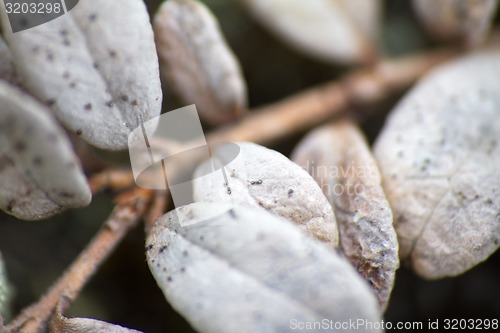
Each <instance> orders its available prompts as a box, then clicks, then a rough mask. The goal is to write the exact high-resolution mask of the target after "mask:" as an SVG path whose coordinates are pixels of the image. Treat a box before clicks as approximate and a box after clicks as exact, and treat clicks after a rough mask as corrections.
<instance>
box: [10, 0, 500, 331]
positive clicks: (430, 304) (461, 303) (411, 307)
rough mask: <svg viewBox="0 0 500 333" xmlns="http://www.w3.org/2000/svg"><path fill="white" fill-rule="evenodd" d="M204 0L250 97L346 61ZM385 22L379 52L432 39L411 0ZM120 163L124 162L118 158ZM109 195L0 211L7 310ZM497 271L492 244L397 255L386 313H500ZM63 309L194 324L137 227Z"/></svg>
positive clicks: (127, 322) (46, 273)
mask: <svg viewBox="0 0 500 333" xmlns="http://www.w3.org/2000/svg"><path fill="white" fill-rule="evenodd" d="M145 2H146V3H147V5H148V9H149V11H150V14H151V15H154V13H155V11H156V9H157V8H158V6H159V5H160V4H161V1H157V0H146V1H145ZM203 2H204V3H206V4H207V5H208V6H209V7H210V8H211V9H212V10H213V12H214V13H215V15H216V16H217V17H218V19H219V21H220V24H221V27H222V30H223V32H224V34H225V35H226V38H227V40H228V42H229V44H230V46H231V47H232V49H233V50H234V52H235V54H236V55H237V57H238V58H239V60H240V62H241V64H242V67H243V71H244V75H245V78H246V80H247V83H248V91H249V101H250V105H251V106H252V107H255V106H259V105H262V104H266V103H270V102H273V101H276V100H279V99H282V98H284V97H286V96H289V95H291V94H293V93H296V92H298V91H301V90H303V89H305V88H308V87H311V86H314V85H317V84H320V83H322V82H325V81H329V80H334V79H336V78H338V77H339V76H341V75H342V74H344V73H346V72H348V71H350V70H352V68H349V67H335V66H331V65H327V64H322V63H320V62H317V61H314V60H311V59H309V58H307V57H304V56H302V55H300V54H297V53H296V52H294V51H293V50H292V49H290V48H289V47H287V46H286V45H285V44H283V43H282V42H280V41H279V40H278V39H277V38H276V37H275V36H274V35H270V34H269V33H268V32H267V31H266V30H264V29H263V28H262V27H261V26H259V25H257V24H256V23H255V22H254V21H253V20H252V19H251V18H250V17H249V15H248V14H247V13H246V12H245V11H244V10H243V9H242V8H241V6H240V5H239V3H238V1H234V0H204V1H203ZM498 16H499V15H497V18H496V21H497V23H498V21H499V18H498ZM382 22H383V26H382V31H381V35H382V36H381V44H382V49H383V54H384V55H386V56H399V55H404V54H410V53H413V52H418V51H421V50H424V49H429V48H432V47H436V46H437V44H436V43H434V42H433V41H431V40H430V39H429V38H428V37H427V36H426V34H425V33H424V32H423V30H422V28H421V27H420V26H419V24H418V23H417V21H416V19H415V16H414V14H413V12H412V9H411V3H410V2H409V1H400V0H386V1H385V4H384V8H383V18H382ZM399 97H400V96H396V97H395V98H393V99H392V100H390V101H387V102H385V103H383V104H382V105H377V106H374V107H375V108H376V109H377V110H376V111H378V112H375V114H376V115H374V116H371V117H369V118H368V119H366V120H365V121H364V123H363V124H362V126H363V129H364V130H365V133H366V134H367V136H368V138H369V140H370V141H373V139H374V138H375V136H376V134H377V133H378V131H379V130H380V127H381V126H382V124H383V121H384V117H385V115H386V114H387V112H389V111H390V110H391V109H392V107H393V106H394V104H395V103H396V102H397V100H398V98H399ZM180 106H183V105H182V104H181V103H180V102H179V101H178V100H177V99H176V98H175V96H172V94H171V92H170V91H169V87H168V86H164V111H166V110H172V109H175V108H177V107H180ZM207 129H208V128H207ZM298 139H300V136H299V135H297V136H296V137H294V138H290V139H287V140H286V141H284V142H278V143H275V145H273V148H276V149H278V150H279V151H281V152H282V153H284V154H288V153H289V152H290V150H291V149H292V148H293V146H294V145H295V143H296V142H297V141H298ZM103 154H104V153H103V152H100V155H103ZM114 158H115V156H114V155H110V156H107V160H108V161H112V160H113V159H114ZM117 163H118V162H117ZM120 163H123V158H121V159H120ZM125 163H127V162H125ZM112 198H113V193H109V192H107V193H103V194H99V195H97V196H95V197H94V198H93V200H92V204H91V205H90V206H89V207H87V208H84V209H78V210H72V211H69V212H67V213H65V214H62V215H60V216H57V217H55V218H52V219H50V220H46V221H40V222H25V221H17V220H16V219H15V218H13V217H11V216H9V215H6V214H3V213H1V212H0V251H1V252H2V254H3V257H4V259H5V263H6V266H7V270H8V275H9V278H10V280H11V282H12V284H13V285H14V287H15V290H14V292H15V299H14V302H13V309H12V310H13V311H12V312H13V313H14V314H15V313H18V312H19V311H20V310H21V309H22V308H23V307H25V306H27V305H29V304H31V303H32V302H34V301H36V300H37V299H38V297H39V296H40V295H41V294H42V293H44V292H45V291H46V290H47V288H48V287H49V286H50V285H51V284H52V283H53V282H54V281H55V279H57V278H58V277H59V276H60V275H61V273H62V272H63V271H64V269H65V268H66V267H68V265H69V264H70V263H71V261H72V260H73V259H74V258H75V257H76V256H77V255H78V253H79V252H80V251H81V249H82V248H83V247H84V246H85V245H86V244H87V243H88V241H89V240H90V239H91V237H92V236H93V235H94V234H95V233H96V231H97V230H98V229H99V227H100V226H101V224H102V222H103V221H104V220H105V218H106V217H107V216H108V215H109V213H110V211H111V209H112V207H113V203H112ZM499 280H500V253H498V252H497V253H496V254H494V255H493V256H492V257H490V259H489V260H488V261H487V262H485V263H483V264H480V265H479V266H477V267H475V268H474V269H472V270H470V271H469V272H467V273H465V274H463V275H461V276H459V277H456V278H453V279H442V280H438V281H425V280H422V279H421V278H419V277H417V276H416V275H415V274H413V273H412V272H411V271H409V270H408V269H406V268H405V267H404V265H403V267H401V269H400V270H399V271H398V272H397V275H396V286H395V288H394V291H393V294H392V298H391V301H390V305H389V308H388V310H387V312H386V314H385V318H384V319H385V320H388V321H391V322H394V323H395V322H397V321H422V322H424V323H426V322H427V321H428V320H429V319H436V318H441V319H444V318H490V319H492V318H499V316H500V297H499V296H500V285H499V284H498V281H499ZM311 283H314V281H311ZM67 315H68V316H79V317H92V318H98V319H102V320H105V321H109V322H113V323H119V324H121V325H124V326H128V327H130V328H136V329H139V330H142V331H144V332H149V333H155V332H167V331H169V332H193V330H192V329H191V328H190V327H189V325H188V324H187V323H186V322H185V320H184V319H183V318H182V317H180V316H179V315H177V314H176V313H175V311H173V310H172V309H171V308H170V306H169V305H168V304H167V302H166V301H165V299H164V298H163V295H162V294H161V291H160V289H158V287H157V286H156V283H155V281H154V280H153V278H152V276H151V274H150V273H149V270H148V267H147V264H146V262H145V256H144V232H143V230H142V228H141V227H139V228H137V229H135V230H134V231H132V232H131V233H130V234H129V235H128V236H127V238H126V239H125V240H124V242H123V243H122V244H121V245H120V246H119V248H118V249H117V250H116V251H115V252H114V254H113V255H112V256H111V257H110V258H109V259H108V260H107V261H106V262H105V264H104V266H103V267H102V268H101V269H100V270H99V271H98V272H97V274H96V276H95V277H94V278H93V279H92V280H91V281H90V283H89V284H88V285H87V287H86V288H85V289H84V291H83V292H82V294H81V295H80V296H79V297H78V300H77V301H76V303H75V304H74V305H73V306H72V307H71V309H70V311H69V312H68V313H67Z"/></svg>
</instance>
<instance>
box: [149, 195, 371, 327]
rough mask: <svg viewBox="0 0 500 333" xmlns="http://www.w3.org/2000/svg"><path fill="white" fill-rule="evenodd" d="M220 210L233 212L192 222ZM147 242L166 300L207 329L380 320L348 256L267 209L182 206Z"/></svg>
mask: <svg viewBox="0 0 500 333" xmlns="http://www.w3.org/2000/svg"><path fill="white" fill-rule="evenodd" d="M217 211H226V212H225V213H223V214H221V215H218V216H217V217H215V218H214V219H211V220H206V221H203V222H200V223H196V224H190V221H192V220H199V219H203V217H204V216H211V215H214V214H213V213H214V212H217ZM146 244H147V245H146V255H147V260H148V265H149V268H150V270H151V272H152V273H153V276H154V277H155V279H156V282H157V283H158V285H159V287H160V288H161V289H162V291H163V293H164V295H165V297H166V298H167V300H168V301H169V303H170V304H171V305H172V306H173V307H174V308H175V309H176V310H177V311H179V312H180V313H181V314H182V315H183V316H185V317H186V319H187V320H188V321H189V322H190V323H191V325H192V326H193V327H194V328H195V329H197V330H198V331H200V332H217V333H225V332H227V333H234V332H241V333H245V332H290V328H291V326H292V325H293V323H294V321H295V320H296V321H298V322H313V321H321V320H322V319H323V318H328V319H329V320H332V321H333V322H345V321H347V322H348V321H349V320H356V318H363V319H365V320H367V321H371V322H375V321H377V320H379V319H380V318H379V314H378V309H377V304H376V300H375V298H374V296H373V294H372V293H371V291H370V290H369V288H368V286H367V285H366V283H365V282H364V281H363V280H362V279H361V278H360V277H359V275H358V274H357V273H356V272H355V270H354V269H353V268H352V267H351V266H350V265H349V264H348V263H347V262H346V261H345V260H344V259H342V258H340V257H339V256H338V255H337V254H336V253H335V251H330V250H329V249H327V248H326V247H324V246H322V245H321V244H320V243H319V242H317V241H316V240H314V239H312V238H310V237H308V236H307V235H304V234H303V233H301V232H299V231H298V230H297V229H296V228H295V227H294V226H292V225H290V224H288V223H286V221H284V220H282V219H281V218H280V217H277V216H274V215H272V214H270V213H268V212H266V211H265V210H262V209H256V208H251V207H244V206H231V205H227V204H217V203H194V204H191V205H188V206H182V207H180V208H177V209H176V210H174V211H171V212H170V213H168V214H166V215H164V216H163V217H162V218H160V219H159V220H158V221H157V223H156V225H155V226H154V227H153V228H152V229H151V230H150V233H149V235H148V237H147V241H146ZM376 331H378V330H376Z"/></svg>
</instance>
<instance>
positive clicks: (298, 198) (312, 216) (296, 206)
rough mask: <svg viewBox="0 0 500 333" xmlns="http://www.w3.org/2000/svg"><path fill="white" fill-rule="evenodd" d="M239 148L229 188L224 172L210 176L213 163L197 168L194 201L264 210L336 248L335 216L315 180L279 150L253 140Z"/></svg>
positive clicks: (229, 172)
mask: <svg viewBox="0 0 500 333" xmlns="http://www.w3.org/2000/svg"><path fill="white" fill-rule="evenodd" d="M238 145H239V147H240V153H239V155H238V157H237V158H235V159H234V160H233V161H231V162H230V163H229V164H227V166H226V167H225V170H226V173H227V178H228V183H229V184H228V185H226V184H225V179H224V177H223V174H222V173H221V172H214V173H209V170H211V163H210V162H205V163H204V164H202V165H201V166H200V167H198V169H197V170H196V173H195V179H194V180H193V184H194V185H193V196H194V199H195V201H209V202H231V203H233V204H243V205H247V206H253V207H262V208H265V209H267V210H269V211H270V212H272V213H274V214H276V215H279V216H282V217H284V218H286V219H288V220H289V221H292V222H294V223H295V224H297V225H298V226H299V228H300V229H302V230H304V231H305V232H307V233H308V234H310V235H312V236H313V237H315V238H317V239H319V240H320V241H322V242H325V243H327V244H328V246H330V247H331V248H336V247H337V246H338V229H337V223H336V221H335V215H334V214H333V211H332V207H331V205H330V204H329V203H328V200H327V199H326V198H325V196H324V195H323V193H322V192H321V189H320V188H319V187H318V185H317V184H316V183H315V182H314V179H313V178H312V177H311V176H310V175H309V174H308V173H307V172H306V171H305V170H303V169H302V168H301V167H299V166H298V165H296V164H295V163H293V162H292V161H290V160H289V159H288V158H287V157H285V156H283V155H282V154H280V153H279V152H277V151H274V150H271V149H267V148H265V147H262V146H259V145H256V144H253V143H249V142H240V143H238ZM224 164H226V163H224ZM201 175H206V176H201Z"/></svg>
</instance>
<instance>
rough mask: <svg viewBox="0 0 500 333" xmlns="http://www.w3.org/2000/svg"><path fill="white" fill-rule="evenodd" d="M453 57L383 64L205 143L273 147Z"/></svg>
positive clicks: (265, 110) (445, 53)
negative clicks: (270, 144)
mask: <svg viewBox="0 0 500 333" xmlns="http://www.w3.org/2000/svg"><path fill="white" fill-rule="evenodd" d="M457 54H459V51H458V50H450V49H444V50H438V51H431V52H425V53H422V54H418V55H412V56H407V57H402V58H398V59H389V60H385V61H382V62H380V63H378V64H376V65H374V66H373V67H369V68H367V69H363V70H360V71H357V72H354V73H352V74H350V75H347V76H346V77H344V78H343V79H341V80H339V81H335V82H330V83H326V84H324V85H321V86H319V87H314V88H312V89H309V90H307V91H304V92H302V93H299V94H297V95H294V96H292V97H289V98H287V99H285V100H283V101H280V102H277V103H274V104H271V105H268V106H265V107H262V108H260V109H256V110H253V111H252V112H251V113H250V114H249V115H248V116H247V117H245V118H243V119H242V120H241V121H240V122H238V123H236V124H235V125H232V126H230V127H226V128H222V129H220V130H216V131H215V132H212V133H210V134H209V135H208V137H207V139H208V141H209V142H210V143H217V142H224V141H251V142H255V143H260V144H268V143H270V142H274V141H276V140H279V139H282V138H284V137H287V136H290V135H292V134H294V133H299V132H302V131H305V130H307V129H310V128H312V127H314V126H316V125H319V124H321V123H324V122H325V121H327V120H329V119H331V118H333V117H336V116H340V115H343V114H344V113H345V112H346V111H348V109H349V108H350V107H352V106H354V105H356V106H357V105H368V104H373V103H377V102H380V101H381V100H384V99H386V98H387V97H389V96H392V95H394V94H396V93H399V92H402V91H404V90H406V89H408V88H409V87H410V86H411V85H412V84H414V83H415V82H416V81H417V80H418V79H419V78H420V77H422V76H423V75H424V74H425V73H427V72H428V71H429V70H430V69H432V68H434V67H435V66H437V65H439V64H441V63H443V62H445V61H446V60H449V59H451V58H452V57H454V56H456V55H457Z"/></svg>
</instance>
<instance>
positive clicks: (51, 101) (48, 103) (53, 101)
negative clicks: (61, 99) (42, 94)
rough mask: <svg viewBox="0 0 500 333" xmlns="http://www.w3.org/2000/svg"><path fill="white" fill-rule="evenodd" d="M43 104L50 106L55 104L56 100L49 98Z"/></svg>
mask: <svg viewBox="0 0 500 333" xmlns="http://www.w3.org/2000/svg"><path fill="white" fill-rule="evenodd" d="M45 104H46V105H47V106H52V105H54V104H56V100H55V99H53V98H50V99H48V100H47V102H45Z"/></svg>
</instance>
